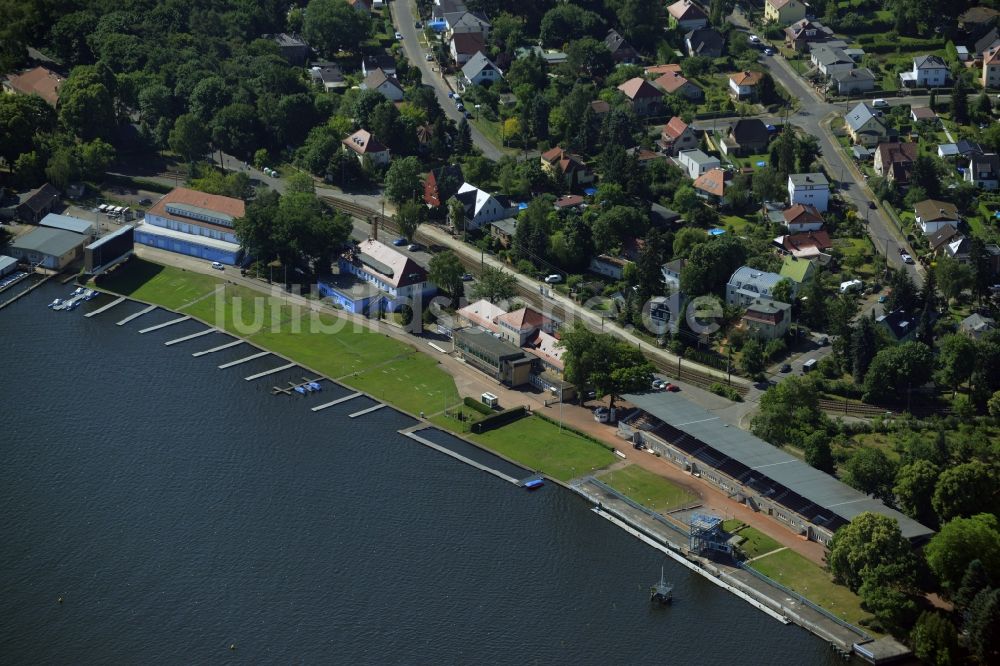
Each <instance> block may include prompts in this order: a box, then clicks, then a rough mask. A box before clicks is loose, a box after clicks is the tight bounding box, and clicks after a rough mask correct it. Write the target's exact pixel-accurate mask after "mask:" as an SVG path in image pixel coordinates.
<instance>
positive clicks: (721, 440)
mask: <svg viewBox="0 0 1000 666" xmlns="http://www.w3.org/2000/svg"><path fill="white" fill-rule="evenodd" d="M623 397H624V398H625V400H628V401H629V402H630V403H632V404H633V405H635V406H636V407H637V409H635V410H633V411H632V412H630V413H629V414H628V415H627V416H626V417H625V418H624V419H622V420H621V421H620V422H619V431H618V434H619V436H621V437H622V438H624V439H630V440H632V441H633V442H636V443H642V444H644V445H645V446H646V447H647V448H649V449H651V450H652V451H654V452H657V453H659V454H660V455H661V457H662V458H664V459H666V460H669V461H671V462H673V463H674V464H675V465H679V466H681V467H683V468H684V469H686V470H688V471H690V472H691V473H692V474H694V475H697V476H701V477H702V478H705V479H706V480H708V481H710V482H712V483H713V484H714V485H716V486H718V487H720V488H721V489H722V490H724V491H725V492H726V493H727V494H728V495H730V496H731V497H733V498H734V499H736V500H737V501H739V502H741V503H745V504H746V505H747V506H749V507H751V508H752V509H754V510H756V511H762V512H766V513H767V514H768V515H770V516H773V517H774V518H776V519H778V520H779V521H781V522H783V523H785V524H786V525H787V526H788V527H789V528H790V529H792V530H794V531H795V532H797V533H799V534H800V535H803V536H806V537H807V538H809V539H810V540H812V541H817V542H819V543H823V544H828V543H829V541H830V539H831V538H832V537H833V534H834V532H836V531H837V529H838V528H840V527H842V526H843V525H846V524H847V523H849V522H850V521H851V520H852V519H853V518H854V517H855V516H858V515H859V514H861V513H865V512H873V513H879V514H882V515H885V516H889V517H890V518H893V519H895V520H896V521H897V522H898V523H899V528H900V531H901V532H902V534H903V536H904V537H906V538H907V539H909V540H910V541H913V542H921V541H924V540H926V539H928V538H929V537H930V536H931V535H932V534H934V531H933V530H931V529H930V528H928V527H925V526H924V525H921V524H920V523H918V522H917V521H915V520H913V519H912V518H910V517H908V516H905V515H903V514H902V513H900V512H899V511H896V510H894V509H890V508H889V507H887V506H886V505H885V504H883V503H882V502H881V501H879V500H877V499H874V498H872V497H869V496H868V495H865V494H864V493H861V492H859V491H857V490H855V489H854V488H851V487H850V486H848V485H847V484H845V483H842V482H841V481H839V480H837V479H836V478H834V477H832V476H830V475H829V474H827V473H825V472H822V471H820V470H818V469H816V468H814V467H812V466H810V465H808V464H806V463H805V462H803V461H802V460H800V459H798V458H796V457H794V456H792V455H790V454H788V453H786V452H784V451H782V450H781V449H779V448H778V447H776V446H773V445H771V444H768V443H767V442H765V441H764V440H762V439H760V438H758V437H755V436H754V435H752V434H751V433H749V432H747V431H745V430H742V429H740V428H738V427H736V426H732V425H730V424H728V423H726V422H725V421H723V420H721V419H720V417H719V416H718V415H717V414H714V413H712V412H709V411H707V410H705V409H702V408H701V407H698V406H697V405H695V404H693V403H691V402H688V401H687V400H684V399H683V398H681V397H679V396H677V395H674V394H673V393H635V394H629V395H625V396H623Z"/></svg>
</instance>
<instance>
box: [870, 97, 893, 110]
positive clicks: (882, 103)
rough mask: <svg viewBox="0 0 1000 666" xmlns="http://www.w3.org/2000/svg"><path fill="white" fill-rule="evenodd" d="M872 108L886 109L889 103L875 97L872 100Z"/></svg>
mask: <svg viewBox="0 0 1000 666" xmlns="http://www.w3.org/2000/svg"><path fill="white" fill-rule="evenodd" d="M872 106H873V107H874V108H876V109H888V108H889V102H887V101H885V100H884V99H882V98H881V97H876V98H875V99H873V100H872Z"/></svg>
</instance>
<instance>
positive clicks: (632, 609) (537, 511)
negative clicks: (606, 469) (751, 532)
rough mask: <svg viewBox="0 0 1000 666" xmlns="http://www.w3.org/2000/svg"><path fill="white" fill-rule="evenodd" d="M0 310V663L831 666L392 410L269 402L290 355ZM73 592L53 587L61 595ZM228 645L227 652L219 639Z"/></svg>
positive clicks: (588, 515) (41, 300) (123, 308)
mask: <svg viewBox="0 0 1000 666" xmlns="http://www.w3.org/2000/svg"><path fill="white" fill-rule="evenodd" d="M68 292H69V289H68V288H67V287H62V286H60V285H58V284H54V283H50V284H48V285H45V286H44V287H42V288H40V289H38V290H36V291H35V292H34V293H32V294H31V295H29V296H28V297H25V298H23V299H21V301H19V302H18V303H16V304H15V305H13V306H11V307H8V308H7V309H5V310H3V311H0V361H2V365H0V367H2V368H3V373H2V379H3V381H2V382H0V445H2V447H3V464H2V465H0V509H2V515H3V536H2V541H0V572H2V576H0V662H2V663H5V664H133V663H171V664H200V663H217V662H242V663H277V664H289V663H349V662H359V663H377V664H382V663H407V664H431V663H434V664H438V663H459V664H472V663H525V662H526V663H570V662H573V663H586V664H633V663H661V664H664V663H669V664H692V665H702V666H715V665H718V666H723V665H726V666H728V665H730V664H734V663H739V664H833V663H841V662H840V660H839V659H836V658H834V656H833V655H832V654H831V652H830V650H829V648H828V646H827V645H826V644H825V643H823V642H822V641H820V640H818V639H816V638H814V637H812V636H811V635H809V634H807V633H806V632H805V631H803V630H801V629H798V628H796V627H794V626H787V627H786V626H782V625H781V624H779V623H778V622H775V621H774V620H772V619H771V618H769V617H767V616H766V615H764V614H763V613H760V612H759V611H756V610H754V609H753V608H751V607H750V606H748V605H747V604H745V603H743V602H741V601H739V600H738V599H737V598H735V597H734V596H732V595H730V594H728V593H727V592H725V591H723V590H720V589H719V588H717V587H715V586H714V585H712V584H711V583H709V582H707V581H705V580H703V579H702V578H700V577H699V576H696V575H694V574H692V573H689V572H688V571H686V570H685V569H683V568H681V567H679V566H677V565H674V564H673V563H672V562H670V561H667V562H666V569H667V573H668V577H669V578H670V579H671V580H672V581H673V582H675V583H676V591H675V596H676V599H677V601H676V603H675V605H674V606H673V607H671V608H668V609H653V608H651V607H650V605H649V602H648V597H647V594H648V593H647V589H648V586H649V585H650V584H651V583H652V582H654V581H655V580H656V579H658V578H659V573H660V565H661V563H663V561H664V557H663V555H662V554H661V553H659V552H657V551H655V550H653V549H651V548H649V547H647V546H646V545H644V544H642V543H641V542H639V541H638V540H636V539H634V538H632V537H631V536H629V535H627V534H626V533H624V532H623V531H621V530H619V529H618V528H616V527H615V526H613V525H612V524H610V523H609V522H607V521H605V520H604V519H602V518H601V517H599V516H597V515H595V514H594V513H592V512H591V511H590V510H589V508H590V507H589V506H588V505H587V504H586V503H585V502H584V501H582V500H581V499H580V498H578V497H577V496H575V495H573V494H572V493H570V492H568V491H565V490H562V489H560V488H557V487H555V486H552V485H549V486H546V487H545V488H543V489H542V490H541V491H539V492H535V493H528V492H525V491H523V490H521V489H519V488H516V487H514V486H512V485H510V484H508V483H505V482H503V481H501V480H499V479H496V478H494V477H492V476H490V475H487V474H484V473H482V472H480V471H478V470H475V469H473V468H471V467H469V466H466V465H464V464H462V463H460V462H458V461H455V460H453V459H451V458H449V457H447V456H444V455H442V454H441V453H438V452H436V451H433V450H431V449H429V448H426V447H424V446H421V445H420V444H418V443H416V442H414V441H412V440H409V439H407V438H405V437H403V436H401V435H399V434H397V432H396V431H397V430H398V429H400V428H405V427H407V426H409V425H412V423H413V422H412V420H411V419H409V418H408V417H406V416H404V415H401V414H399V413H398V412H395V411H393V410H390V409H383V410H380V411H377V412H374V413H372V414H369V415H366V416H363V417H360V418H358V419H348V418H347V414H349V413H351V412H353V411H357V410H358V409H361V408H363V407H364V406H365V403H364V402H363V401H360V400H355V401H349V402H347V403H344V404H341V405H337V406H335V407H331V408H329V409H327V410H325V411H322V412H318V413H314V412H311V411H310V410H309V407H310V406H314V405H316V404H320V403H321V402H328V401H329V400H332V399H334V398H336V397H337V396H338V395H340V394H343V390H342V389H338V388H336V387H333V386H328V389H327V390H326V391H324V392H323V393H322V394H320V395H312V396H308V397H306V398H302V397H300V396H293V397H284V396H277V397H276V396H272V395H270V393H269V391H268V389H269V388H270V387H271V386H272V385H273V384H275V383H281V382H284V381H286V380H288V379H297V378H298V377H299V376H301V375H302V374H304V373H303V371H302V370H300V369H297V368H296V369H295V370H290V371H287V372H284V373H279V374H277V375H275V376H273V377H267V378H264V379H260V380H257V381H255V382H247V381H244V379H243V378H244V377H245V376H247V375H250V374H253V373H254V372H260V371H261V370H266V369H268V368H271V367H276V366H278V365H282V364H283V363H282V362H280V361H277V362H276V361H275V359H274V358H273V357H272V358H270V359H268V358H265V359H260V360H258V361H252V362H249V363H246V364H244V365H240V366H236V367H233V368H229V369H227V370H219V369H218V367H217V366H218V365H219V364H221V363H224V362H225V361H228V360H233V359H237V358H241V357H244V356H247V355H249V354H250V353H252V351H253V350H251V349H250V348H249V347H247V346H245V345H242V346H239V347H236V348H233V349H228V350H225V351H223V352H219V353H216V354H210V355H207V356H202V357H200V358H192V356H191V353H192V352H193V351H198V350H202V349H207V348H209V347H213V346H216V345H219V344H222V343H223V342H225V340H226V338H225V337H224V336H222V335H218V334H213V335H207V336H204V337H201V338H198V339H195V340H191V341H189V342H184V343H181V344H177V345H174V346H170V347H165V346H164V345H163V342H164V341H167V340H171V339H174V338H177V337H180V336H182V335H186V334H189V333H192V332H196V331H198V330H200V329H201V328H202V326H201V325H200V324H196V323H194V322H186V323H184V324H179V325H177V326H171V327H167V328H165V329H162V330H159V331H155V332H152V333H148V334H145V335H139V334H138V332H137V331H138V330H139V329H141V328H145V327H146V326H151V325H153V324H154V323H159V322H163V321H168V320H169V319H171V315H170V314H169V313H165V312H154V313H150V314H149V315H146V316H144V317H140V318H138V319H136V320H134V321H133V322H131V323H129V324H128V325H126V326H121V327H119V326H115V322H117V321H119V320H120V319H122V318H123V317H124V316H125V315H127V314H129V313H130V312H135V311H137V310H139V309H140V308H139V307H138V306H136V305H135V304H131V303H123V304H121V305H119V306H117V307H115V308H113V309H112V310H110V311H108V312H105V313H103V314H100V315H97V316H96V317H93V318H91V319H85V318H84V317H83V313H84V312H86V311H88V310H92V309H95V308H96V307H98V306H99V305H102V304H104V303H106V302H107V299H106V297H102V298H101V299H98V300H96V301H94V302H93V303H89V304H86V305H85V306H84V307H82V308H80V309H78V310H76V311H74V312H52V311H50V310H48V309H46V308H45V307H44V306H45V304H47V303H48V302H50V301H51V300H52V299H53V298H55V297H57V296H59V297H62V296H65V295H66V294H67V293H68ZM59 597H62V598H63V599H64V602H63V603H62V604H60V603H58V599H59ZM230 644H235V645H236V647H237V649H236V651H235V652H231V651H230V650H229V649H228V646H229V645H230Z"/></svg>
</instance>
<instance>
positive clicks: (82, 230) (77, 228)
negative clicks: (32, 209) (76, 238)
mask: <svg viewBox="0 0 1000 666" xmlns="http://www.w3.org/2000/svg"><path fill="white" fill-rule="evenodd" d="M38 225H39V226H41V227H51V228H52V229H62V230H63V231H72V232H73V233H75V234H83V235H84V236H90V237H91V238H93V236H94V223H93V222H88V221H87V220H81V219H80V218H78V217H72V216H70V215H57V214H56V213H49V214H48V215H46V216H45V217H43V218H42V221H41V222H39V223H38Z"/></svg>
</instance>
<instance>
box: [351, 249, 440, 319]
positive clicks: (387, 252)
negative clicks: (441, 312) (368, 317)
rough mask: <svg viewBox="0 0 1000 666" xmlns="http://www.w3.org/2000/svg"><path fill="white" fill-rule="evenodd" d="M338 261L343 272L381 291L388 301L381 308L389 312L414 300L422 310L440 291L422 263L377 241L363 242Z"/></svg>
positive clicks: (416, 308) (382, 302)
mask: <svg viewBox="0 0 1000 666" xmlns="http://www.w3.org/2000/svg"><path fill="white" fill-rule="evenodd" d="M337 263H338V267H339V268H340V273H341V274H342V275H343V274H350V275H353V276H355V277H356V278H358V279H360V280H363V281H364V282H366V283H368V284H369V285H371V286H373V287H374V288H376V289H377V290H378V291H379V292H381V295H382V296H383V299H384V300H382V301H381V302H380V303H379V307H380V308H381V309H384V310H386V311H388V312H395V311H396V310H398V309H399V308H400V307H402V306H403V305H408V304H411V303H412V304H415V305H414V309H415V310H419V303H420V302H421V300H423V299H425V298H428V297H430V296H433V295H434V294H435V293H436V292H437V287H436V286H435V285H434V283H433V282H430V281H429V280H428V279H427V271H426V270H424V268H423V267H422V266H421V265H420V264H418V263H417V262H416V261H414V260H413V259H412V258H411V257H409V256H407V255H405V254H403V253H402V252H399V251H398V250H396V249H395V248H394V247H392V246H390V245H386V244H385V243H382V242H380V241H377V240H373V239H368V240H365V241H362V242H361V243H359V244H358V246H357V247H356V248H352V249H351V250H349V251H348V252H347V253H346V254H344V255H342V256H341V257H340V259H339V260H338V262H337Z"/></svg>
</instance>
